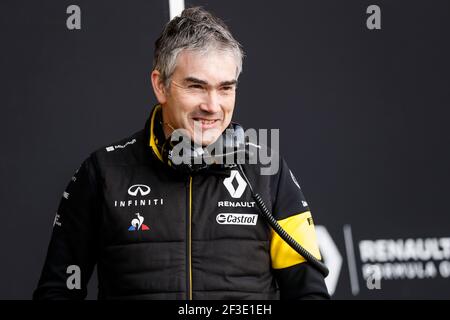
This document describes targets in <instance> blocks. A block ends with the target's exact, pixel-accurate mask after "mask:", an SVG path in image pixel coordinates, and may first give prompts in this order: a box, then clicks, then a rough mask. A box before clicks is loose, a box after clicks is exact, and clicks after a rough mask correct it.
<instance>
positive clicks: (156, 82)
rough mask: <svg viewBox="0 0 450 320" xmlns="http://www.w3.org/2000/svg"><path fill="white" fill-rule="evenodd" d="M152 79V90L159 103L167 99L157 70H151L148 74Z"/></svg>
mask: <svg viewBox="0 0 450 320" xmlns="http://www.w3.org/2000/svg"><path fill="white" fill-rule="evenodd" d="M150 79H151V81H152V86H153V91H154V92H155V96H156V99H157V100H158V102H159V103H160V104H163V103H166V101H167V90H166V87H165V85H164V81H162V80H161V73H160V72H159V71H158V70H153V71H152V74H151V76H150Z"/></svg>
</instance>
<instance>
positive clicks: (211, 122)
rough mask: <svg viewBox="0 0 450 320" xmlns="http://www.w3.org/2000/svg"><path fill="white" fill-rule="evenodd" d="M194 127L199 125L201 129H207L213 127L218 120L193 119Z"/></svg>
mask: <svg viewBox="0 0 450 320" xmlns="http://www.w3.org/2000/svg"><path fill="white" fill-rule="evenodd" d="M193 120H194V125H199V126H201V127H202V129H209V128H211V127H213V126H214V125H215V124H216V123H217V122H218V121H219V120H218V119H204V118H193Z"/></svg>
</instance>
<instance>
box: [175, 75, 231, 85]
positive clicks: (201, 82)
mask: <svg viewBox="0 0 450 320" xmlns="http://www.w3.org/2000/svg"><path fill="white" fill-rule="evenodd" d="M184 82H193V83H197V84H203V85H209V83H208V82H207V81H205V80H201V79H197V78H195V77H187V78H184ZM234 84H237V81H236V80H229V81H222V82H221V83H220V84H219V86H231V85H234Z"/></svg>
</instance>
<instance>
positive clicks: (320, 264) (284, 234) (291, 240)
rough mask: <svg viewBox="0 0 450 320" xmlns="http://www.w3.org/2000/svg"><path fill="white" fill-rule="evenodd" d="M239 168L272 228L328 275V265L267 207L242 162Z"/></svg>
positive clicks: (321, 271) (325, 275)
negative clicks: (304, 246) (289, 230)
mask: <svg viewBox="0 0 450 320" xmlns="http://www.w3.org/2000/svg"><path fill="white" fill-rule="evenodd" d="M237 166H238V168H239V171H240V172H241V173H242V175H243V176H244V179H245V181H246V182H247V184H248V186H249V188H250V191H251V193H252V196H253V198H254V199H255V201H256V204H257V205H258V208H259V209H260V210H261V213H262V214H263V217H264V218H265V219H266V220H267V222H268V223H269V225H270V226H271V227H272V229H273V230H274V231H275V232H276V233H277V234H278V235H279V236H280V237H281V239H283V240H284V241H286V243H287V244H288V245H289V246H291V248H292V249H294V250H295V251H297V252H298V253H299V254H300V255H301V256H302V257H303V258H305V260H306V261H308V262H309V263H310V264H311V265H312V266H313V267H315V268H316V269H317V270H318V271H319V272H320V273H322V275H323V276H324V277H327V276H328V273H329V270H328V268H327V267H326V265H325V264H324V263H323V262H322V261H320V260H318V259H317V258H316V257H314V256H313V255H312V254H311V253H310V252H309V251H308V250H306V249H305V248H303V247H302V246H301V245H300V244H299V243H298V242H297V241H295V239H294V238H292V237H291V236H290V235H289V234H288V233H287V232H286V231H285V230H284V229H283V228H282V227H281V226H280V224H279V223H278V221H277V220H276V219H275V217H274V216H273V215H272V214H271V212H270V210H269V209H268V208H267V207H266V204H265V203H264V200H263V199H262V197H261V196H260V195H259V194H258V193H255V191H254V190H253V187H252V184H251V183H250V181H249V180H248V178H247V176H246V174H245V172H244V170H243V168H242V166H241V165H240V164H238V165H237Z"/></svg>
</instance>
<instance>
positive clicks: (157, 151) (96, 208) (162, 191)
mask: <svg viewBox="0 0 450 320" xmlns="http://www.w3.org/2000/svg"><path fill="white" fill-rule="evenodd" d="M242 57H243V53H242V50H241V47H240V45H239V43H238V42H237V41H236V40H235V39H234V38H233V37H232V35H231V33H230V32H229V30H228V28H227V27H226V26H225V24H224V23H223V22H222V21H221V20H219V19H218V18H216V17H214V16H212V15H211V14H210V13H208V12H206V11H205V10H203V9H201V8H190V9H186V10H184V11H183V13H182V14H181V16H179V17H176V18H174V19H173V20H172V21H170V23H169V24H168V25H167V26H166V27H165V29H164V30H163V33H162V35H161V36H160V38H159V39H158V40H157V42H156V48H155V57H154V70H153V72H152V74H151V82H152V85H153V90H154V92H155V95H156V98H157V100H158V102H159V104H158V105H157V106H155V107H154V108H153V110H152V112H151V114H150V117H149V119H148V120H147V122H146V124H145V128H144V129H143V130H141V131H139V132H137V133H135V134H134V135H132V136H131V137H129V138H126V139H123V140H122V141H119V142H117V143H114V144H112V145H111V146H107V147H106V148H102V149H100V150H98V151H96V152H94V153H92V154H91V156H90V157H89V158H88V159H87V160H85V161H84V162H83V164H82V165H81V167H80V169H79V170H78V171H77V173H76V174H75V176H74V177H73V178H72V181H71V182H70V183H69V185H68V187H67V189H66V191H65V193H64V197H63V199H62V200H61V203H60V206H59V209H58V214H57V217H56V218H55V224H54V231H53V235H52V239H51V242H50V246H49V249H48V254H47V258H46V261H45V265H44V269H43V272H42V276H41V279H40V281H39V285H38V288H37V289H36V291H35V292H34V298H35V299H81V298H84V297H85V296H86V285H87V282H88V280H89V278H90V276H91V274H92V270H93V268H94V266H95V265H97V269H98V270H97V271H98V282H99V293H98V298H99V299H277V298H280V297H281V298H283V299H304V298H319V299H320V298H329V296H328V292H327V289H326V286H325V283H324V277H323V275H322V274H321V273H320V272H319V271H317V270H316V269H315V268H313V267H312V265H311V264H310V262H308V261H306V260H305V259H304V258H303V257H302V256H301V255H299V254H298V253H297V252H295V251H294V250H293V249H291V248H290V247H289V245H288V244H287V243H285V242H284V241H283V240H282V239H281V238H280V237H279V236H278V235H277V234H276V233H274V232H273V231H272V229H271V228H270V227H269V226H268V224H267V223H266V222H265V220H264V219H262V217H261V216H260V215H259V214H260V211H259V209H258V207H257V206H256V205H255V200H254V199H253V198H252V193H251V190H250V186H249V185H248V183H247V182H246V180H244V179H243V177H242V174H241V173H240V172H239V171H238V170H236V168H233V167H226V166H221V167H220V168H221V170H215V171H214V170H209V169H208V168H206V169H205V170H199V171H192V172H189V171H187V172H186V171H180V170H177V168H176V166H174V165H173V164H171V163H170V162H169V161H168V160H167V152H166V151H167V150H166V148H167V142H168V141H169V140H170V137H171V135H173V133H174V130H176V129H182V130H184V133H185V136H188V137H189V139H191V140H192V141H193V142H195V143H196V145H201V146H208V145H211V144H212V143H213V142H216V141H218V140H219V139H220V138H221V137H222V135H223V132H224V130H225V129H227V128H229V126H230V122H231V118H232V114H233V110H234V105H235V93H236V85H237V79H238V76H239V74H240V72H241V69H242ZM169 153H170V150H169ZM244 167H245V170H246V173H247V176H246V178H247V179H248V182H249V183H251V184H252V185H253V188H255V189H257V191H258V192H259V194H260V195H261V197H262V199H264V202H265V203H266V205H267V207H269V208H271V211H272V213H273V215H274V216H275V218H276V219H277V220H278V222H279V223H280V225H282V226H283V227H284V228H285V230H286V231H287V232H288V233H289V234H290V235H291V236H292V237H294V238H295V239H296V240H297V241H298V242H299V243H300V244H301V245H303V246H304V247H305V248H306V249H307V250H309V251H310V252H311V253H312V254H313V255H314V256H315V257H316V258H319V259H320V253H319V250H318V246H317V243H316V237H315V232H314V225H313V223H312V218H311V213H310V211H309V208H308V205H307V203H306V201H305V199H304V198H303V195H302V192H301V190H300V186H299V185H298V183H297V181H296V180H295V178H294V176H293V174H292V172H291V171H290V170H289V168H288V167H287V165H286V163H285V162H284V161H283V160H281V164H280V168H279V170H278V171H277V172H276V173H275V174H273V175H261V174H260V171H259V169H260V166H258V165H250V164H244ZM75 271H79V275H80V279H79V281H78V282H77V279H76V278H75V275H76V274H75Z"/></svg>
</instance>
